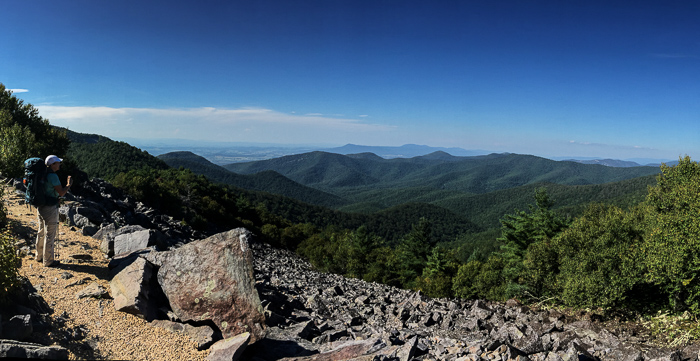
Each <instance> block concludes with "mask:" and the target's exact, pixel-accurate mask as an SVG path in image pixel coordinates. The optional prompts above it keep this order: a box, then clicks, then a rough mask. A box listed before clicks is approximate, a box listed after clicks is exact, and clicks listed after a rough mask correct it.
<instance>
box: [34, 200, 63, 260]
mask: <svg viewBox="0 0 700 361" xmlns="http://www.w3.org/2000/svg"><path fill="white" fill-rule="evenodd" d="M37 215H38V224H39V230H38V232H37V234H36V260H37V261H39V262H42V261H43V262H44V266H48V265H50V264H51V263H52V262H53V241H54V239H56V230H57V229H58V207H56V206H39V207H38V208H37Z"/></svg>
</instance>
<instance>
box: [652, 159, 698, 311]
mask: <svg viewBox="0 0 700 361" xmlns="http://www.w3.org/2000/svg"><path fill="white" fill-rule="evenodd" d="M661 172H662V174H661V175H660V176H659V177H658V185H657V186H656V187H651V188H649V195H648V197H647V202H648V204H649V207H650V208H649V214H648V218H647V219H648V229H647V235H646V242H645V245H644V252H645V254H646V265H647V267H648V268H649V280H650V281H651V282H654V283H655V284H657V285H661V286H662V287H663V288H664V290H665V291H666V292H667V294H668V296H669V303H670V305H671V306H672V307H674V308H682V307H687V308H688V309H690V310H691V311H692V312H693V313H694V314H698V313H700V277H698V276H697V275H698V272H700V165H698V163H697V162H693V161H691V159H690V157H688V156H686V157H685V158H681V159H679V163H678V165H676V166H674V167H669V166H666V165H663V166H662V167H661Z"/></svg>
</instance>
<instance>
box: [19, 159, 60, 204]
mask: <svg viewBox="0 0 700 361" xmlns="http://www.w3.org/2000/svg"><path fill="white" fill-rule="evenodd" d="M47 173H48V172H47V168H46V164H44V160H43V159H41V158H29V159H27V160H25V161H24V185H25V186H26V188H27V191H26V193H25V195H24V199H25V201H26V202H27V203H28V204H31V205H33V206H35V207H39V206H52V205H55V204H58V199H57V198H55V197H52V196H49V195H47V194H46V188H45V187H46V185H45V184H46V174H47Z"/></svg>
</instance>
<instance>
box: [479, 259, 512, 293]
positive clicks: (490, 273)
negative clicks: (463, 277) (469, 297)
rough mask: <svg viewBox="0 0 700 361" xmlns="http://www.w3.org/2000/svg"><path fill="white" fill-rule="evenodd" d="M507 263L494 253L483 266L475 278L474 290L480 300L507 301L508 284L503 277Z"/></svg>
mask: <svg viewBox="0 0 700 361" xmlns="http://www.w3.org/2000/svg"><path fill="white" fill-rule="evenodd" d="M504 267H505V261H504V259H503V257H502V256H501V255H500V254H498V253H494V254H492V255H491V257H489V259H488V260H486V262H484V263H483V264H482V265H481V269H480V272H479V274H478V275H477V276H476V277H475V278H474V282H473V284H472V286H471V287H472V289H473V290H474V291H475V294H477V295H478V297H479V298H485V299H488V300H494V301H505V300H506V299H507V297H506V287H507V282H506V279H505V278H504V277H503V268H504Z"/></svg>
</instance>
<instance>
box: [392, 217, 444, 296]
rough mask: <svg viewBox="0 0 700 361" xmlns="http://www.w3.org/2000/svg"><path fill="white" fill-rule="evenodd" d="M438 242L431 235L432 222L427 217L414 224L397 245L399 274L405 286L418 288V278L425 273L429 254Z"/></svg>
mask: <svg viewBox="0 0 700 361" xmlns="http://www.w3.org/2000/svg"><path fill="white" fill-rule="evenodd" d="M435 245H436V242H435V240H434V239H433V238H432V237H431V224H430V221H428V220H427V219H425V218H421V219H420V221H419V222H418V223H417V224H415V225H414V226H413V229H412V230H411V232H409V233H408V234H407V235H406V236H404V238H403V239H402V240H401V242H400V243H399V245H398V246H397V247H396V254H397V258H398V264H397V265H396V266H397V268H398V274H399V279H400V282H401V284H402V285H403V286H404V287H405V288H411V289H413V288H416V280H417V278H418V277H419V276H420V275H421V274H422V273H423V268H424V267H425V265H426V263H427V262H428V254H429V252H430V251H431V250H432V248H433V247H435Z"/></svg>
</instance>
